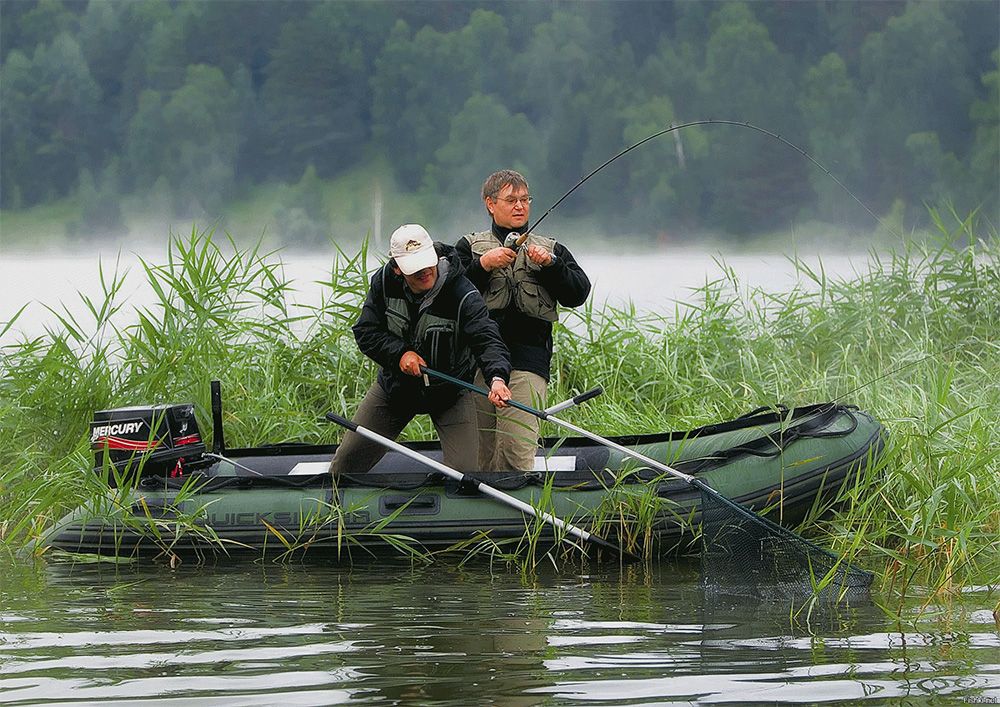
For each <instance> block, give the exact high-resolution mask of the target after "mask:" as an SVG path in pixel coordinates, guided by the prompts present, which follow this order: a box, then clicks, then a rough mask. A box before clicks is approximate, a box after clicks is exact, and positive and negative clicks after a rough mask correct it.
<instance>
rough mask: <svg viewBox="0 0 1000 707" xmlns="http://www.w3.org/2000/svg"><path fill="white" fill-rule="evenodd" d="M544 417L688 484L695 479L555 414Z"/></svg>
mask: <svg viewBox="0 0 1000 707" xmlns="http://www.w3.org/2000/svg"><path fill="white" fill-rule="evenodd" d="M545 419H546V420H548V421H549V422H554V423H556V424H557V425H561V426H563V427H565V428H566V429H568V430H571V431H573V432H576V433H577V434H578V435H580V436H582V437H586V438H587V439H592V440H594V441H595V442H597V443H598V444H603V445H604V446H606V447H610V448H611V449H615V450H617V451H619V452H621V453H622V454H625V455H626V456H629V457H632V458H633V459H638V460H639V461H641V462H644V463H646V464H648V465H649V466H651V467H653V468H654V469H656V470H657V471H662V472H664V473H667V474H670V475H671V476H675V477H677V478H678V479H683V480H684V481H686V482H687V483H689V484H690V483H692V482H693V481H694V480H695V478H694V477H693V476H691V475H690V474H685V473H684V472H683V471H677V469H674V468H672V467H669V466H667V465H666V464H664V463H663V462H660V461H657V460H656V459H653V458H652V457H647V456H646V455H645V454H643V453H641V452H637V451H635V450H634V449H630V448H628V447H625V446H622V445H620V444H618V443H617V442H613V441H611V440H610V439H607V438H606V437H601V436H600V435H595V434H594V433H593V432H588V431H587V430H585V429H583V428H582V427H577V426H576V425H574V424H573V423H571V422H566V421H565V420H561V419H559V418H558V417H556V416H555V415H549V416H547V417H546V418H545Z"/></svg>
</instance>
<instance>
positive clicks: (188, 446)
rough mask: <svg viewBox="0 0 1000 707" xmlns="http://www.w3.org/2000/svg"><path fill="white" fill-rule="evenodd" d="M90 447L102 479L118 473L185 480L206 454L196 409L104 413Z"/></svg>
mask: <svg viewBox="0 0 1000 707" xmlns="http://www.w3.org/2000/svg"><path fill="white" fill-rule="evenodd" d="M90 447H91V449H92V450H93V452H94V465H95V469H96V470H97V471H98V472H99V473H103V471H104V469H105V468H106V467H113V468H114V470H115V472H117V473H116V474H111V473H109V479H110V480H111V481H114V477H115V476H118V477H122V476H123V475H124V474H128V475H129V476H133V477H135V478H138V477H139V476H142V477H147V476H159V477H164V476H180V475H183V473H184V467H185V465H186V464H190V463H192V462H196V461H198V460H200V459H201V458H202V455H203V454H204V453H205V443H204V441H203V440H202V437H201V431H200V430H199V429H198V421H197V419H196V418H195V415H194V405H192V404H190V403H185V404H179V405H176V404H175V405H152V406H136V407H125V408H115V409H114V410H100V411H98V412H95V413H94V420H93V422H91V423H90Z"/></svg>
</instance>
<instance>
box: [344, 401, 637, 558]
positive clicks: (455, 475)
mask: <svg viewBox="0 0 1000 707" xmlns="http://www.w3.org/2000/svg"><path fill="white" fill-rule="evenodd" d="M590 393H592V395H591V394H590ZM590 393H588V394H585V395H590V397H594V395H600V393H599V392H598V393H594V391H590ZM326 419H328V420H330V421H331V422H336V423H337V424H338V425H340V426H341V427H345V428H347V429H349V430H351V431H352V432H357V433H358V434H359V435H361V436H362V437H365V438H367V439H370V440H372V441H373V442H378V443H379V444H381V445H382V446H384V447H387V448H388V449H391V450H393V451H394V452H399V453H400V454H402V455H403V456H406V457H409V458H410V459H412V460H414V461H416V462H420V463H421V464H423V465H425V466H429V467H430V468H432V469H435V470H436V471H440V472H441V473H442V474H444V475H445V476H448V477H451V478H452V479H455V480H456V481H459V482H461V481H466V482H468V483H471V484H472V485H473V486H474V487H475V489H476V490H477V491H479V492H481V493H483V494H485V495H487V496H490V497H491V498H495V499H496V500H498V501H500V502H501V503H505V504H507V505H508V506H510V507H511V508H516V509H517V510H519V511H521V512H522V513H525V514H527V515H530V516H534V517H535V518H539V519H541V520H543V521H545V522H546V523H548V524H549V525H553V526H555V527H557V528H560V529H561V530H564V531H566V532H567V533H569V534H570V535H574V536H576V537H578V538H580V539H581V540H583V541H584V542H589V543H593V544H595V545H598V546H600V547H603V548H605V549H607V550H611V551H612V552H615V553H617V554H618V555H621V556H622V557H627V558H629V559H637V558H636V557H635V556H634V555H632V554H631V553H629V552H627V551H626V550H624V549H622V548H620V547H618V546H617V545H613V544H611V543H609V542H608V541H607V540H605V539H604V538H600V537H598V536H596V535H594V534H593V533H590V532H587V531H586V530H584V529H583V528H578V527H576V526H575V525H572V524H570V523H567V522H566V521H564V520H562V519H560V518H557V517H555V516H554V515H552V514H551V513H545V512H543V511H539V510H538V509H536V508H535V507H534V506H531V505H529V504H527V503H525V502H524V501H521V500H520V499H517V498H515V497H513V496H511V495H509V494H506V493H504V492H503V491H500V490H498V489H495V488H493V487H492V486H490V485H488V484H484V483H483V482H482V481H480V480H479V479H474V478H472V477H469V476H466V475H465V474H463V473H462V472H460V471H458V470H456V469H452V468H451V467H450V466H446V465H444V464H442V463H441V462H438V461H434V460H433V459H430V458H429V457H425V456H424V455H423V454H420V453H419V452H415V451H413V450H412V449H409V448H407V447H404V446H403V445H401V444H399V443H398V442H395V441H393V440H391V439H389V438H388V437H383V436H382V435H380V434H379V433H378V432H373V431H372V430H369V429H368V428H367V427H362V426H361V425H358V424H356V423H354V422H352V421H351V420H348V419H347V418H345V417H342V416H340V415H338V414H337V413H335V412H328V413H326Z"/></svg>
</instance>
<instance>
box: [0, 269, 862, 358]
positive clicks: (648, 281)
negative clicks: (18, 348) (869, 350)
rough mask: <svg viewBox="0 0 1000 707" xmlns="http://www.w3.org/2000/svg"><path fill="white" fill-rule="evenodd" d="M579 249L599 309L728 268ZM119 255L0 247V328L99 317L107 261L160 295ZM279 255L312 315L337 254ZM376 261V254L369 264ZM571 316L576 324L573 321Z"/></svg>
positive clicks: (123, 295)
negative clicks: (94, 313)
mask: <svg viewBox="0 0 1000 707" xmlns="http://www.w3.org/2000/svg"><path fill="white" fill-rule="evenodd" d="M575 255H576V257H577V259H578V260H579V262H580V264H581V266H582V267H583V268H584V269H585V270H586V271H587V273H588V275H589V276H590V278H591V281H592V282H593V290H592V299H593V302H594V305H595V306H596V307H598V308H600V307H601V306H602V305H603V304H604V303H608V304H610V305H613V306H616V307H621V306H623V305H625V304H627V303H629V302H631V303H633V304H634V305H635V306H636V309H638V310H639V311H655V312H659V313H663V314H667V315H669V314H671V313H672V312H673V311H674V308H675V306H677V305H678V304H680V305H682V306H683V304H684V303H691V302H697V301H698V297H697V294H696V293H695V291H694V290H695V289H696V288H699V287H702V286H704V284H705V283H706V282H707V281H711V280H718V279H720V278H723V276H724V274H725V273H724V272H723V270H722V268H721V267H720V265H719V263H718V262H717V261H716V258H718V257H719V256H718V255H716V254H713V253H708V252H693V251H670V250H665V251H662V252H651V253H644V254H621V253H615V254H611V253H606V252H605V253H587V252H583V253H575ZM116 258H117V256H116V252H115V251H110V252H105V253H103V254H102V253H93V252H92V253H78V254H74V255H69V256H66V255H60V256H53V255H49V256H45V257H33V256H26V255H12V254H9V253H0V330H2V328H3V322H6V321H9V320H10V319H11V318H12V317H14V315H15V314H16V313H17V312H18V310H19V309H20V308H21V307H22V306H24V305H27V308H26V309H25V311H24V313H23V314H22V315H21V317H20V318H19V319H18V322H17V329H18V330H19V331H20V332H21V333H22V334H26V335H29V336H37V335H39V334H42V333H43V332H44V331H45V326H46V325H47V324H52V323H54V322H55V321H56V319H55V317H54V316H53V314H52V312H51V311H50V310H49V309H48V308H47V307H50V308H54V309H56V310H58V311H60V312H62V311H63V306H65V307H67V308H68V309H69V311H70V312H71V313H72V314H73V315H74V316H75V317H78V318H79V322H80V323H81V325H82V326H83V327H84V328H86V324H87V323H88V322H91V323H92V322H93V319H92V318H91V317H90V315H88V313H87V309H86V307H85V306H84V305H83V304H82V303H81V301H80V294H83V295H86V296H88V297H91V298H92V299H94V300H95V301H96V302H98V303H101V302H103V301H104V295H103V291H102V288H101V276H100V270H101V267H102V266H103V268H104V276H105V278H106V279H108V280H110V278H111V275H112V273H114V272H115V270H116V268H117V269H118V270H119V271H120V272H127V273H128V274H127V275H126V278H125V286H124V287H123V288H122V290H121V292H120V294H119V300H118V301H120V302H124V303H125V304H126V306H125V307H124V310H123V315H124V316H125V317H126V318H129V317H128V315H129V314H130V313H131V312H132V311H133V308H134V307H139V306H143V307H144V306H149V305H150V304H152V303H153V302H154V301H155V299H154V296H153V292H152V290H150V288H149V287H148V286H146V284H145V273H144V272H143V269H142V265H141V263H140V262H139V259H138V256H136V255H135V254H134V253H122V254H121V258H120V261H119V260H116ZM146 258H147V260H148V261H150V262H152V263H156V264H159V263H164V262H166V258H165V256H162V255H155V254H152V255H147V256H146ZM802 259H803V261H804V262H806V263H807V264H808V265H809V267H811V268H813V269H816V270H819V269H820V268H822V269H823V270H824V271H825V272H826V274H827V275H828V276H829V277H831V278H834V277H839V278H852V277H853V276H854V273H855V272H857V271H867V270H868V257H867V256H866V255H863V254H862V255H855V256H848V255H844V254H834V255H823V256H822V257H820V256H809V257H806V256H804V257H803V258H802ZM281 261H282V263H283V264H284V272H285V276H286V277H287V278H289V279H290V280H291V281H292V282H293V283H294V290H293V292H291V293H290V295H289V298H288V302H289V305H290V311H291V312H292V313H296V314H302V313H306V312H305V310H301V309H296V306H297V305H304V306H309V305H315V304H318V303H319V301H320V299H321V296H322V292H323V288H322V287H320V286H319V285H318V284H317V282H318V281H322V280H328V279H329V272H330V266H331V264H332V262H333V256H332V255H331V254H326V255H317V256H302V255H294V254H285V255H282V256H281ZM725 264H726V266H727V267H728V268H730V269H731V271H732V273H733V275H734V276H735V278H736V287H737V289H738V290H740V291H741V292H744V291H745V290H746V289H747V288H752V287H762V288H764V289H765V290H767V291H769V292H785V291H788V290H790V289H792V288H793V287H795V286H796V285H798V286H801V287H804V288H806V289H816V286H815V284H814V283H812V282H811V281H810V280H809V279H808V278H803V277H802V276H800V275H799V273H797V272H796V270H795V268H794V266H793V265H792V263H791V262H789V260H788V259H787V258H786V257H785V256H783V255H781V254H774V253H772V254H759V255H733V256H726V258H725ZM374 265H375V261H374V260H373V261H372V262H371V266H372V267H374ZM567 321H570V323H572V320H571V319H568V320H567ZM11 339H12V336H11V335H8V336H7V337H3V338H0V343H3V342H4V341H7V340H11Z"/></svg>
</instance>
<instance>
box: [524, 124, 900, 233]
mask: <svg viewBox="0 0 1000 707" xmlns="http://www.w3.org/2000/svg"><path fill="white" fill-rule="evenodd" d="M696 125H735V126H736V127H740V128H747V129H749V130H754V131H756V132H758V133H760V134H762V135H766V136H767V137H770V138H773V139H775V140H777V141H778V142H780V143H782V144H783V145H786V146H787V147H790V148H791V149H793V150H795V151H796V152H798V153H799V154H800V155H802V156H803V157H805V158H806V159H807V160H809V161H810V162H812V163H813V164H814V165H816V166H817V167H819V169H820V170H822V172H823V173H824V174H826V176H828V177H829V178H830V179H832V180H833V181H834V182H835V183H836V184H837V186H839V187H840V188H841V189H843V190H844V191H845V192H847V194H848V196H850V197H851V198H852V199H854V201H856V202H857V203H858V204H859V205H860V206H861V208H863V209H864V210H865V211H867V212H868V214H869V215H870V216H871V217H872V218H873V219H875V220H876V221H877V222H878V223H879V224H880V225H881V226H885V227H886V228H889V226H888V225H887V224H886V223H885V222H884V221H882V219H880V218H879V217H878V216H877V215H876V214H875V212H874V211H872V210H871V209H870V208H868V206H867V205H866V204H865V203H864V202H863V201H861V199H859V198H858V197H857V196H855V195H854V192H852V191H851V190H850V189H848V188H847V186H846V185H845V184H844V183H843V182H841V181H840V180H839V179H837V177H835V176H834V175H833V173H832V172H831V171H830V170H828V169H827V168H826V167H824V166H823V165H822V164H821V163H820V162H819V161H818V160H817V159H816V158H814V157H813V156H812V155H810V154H809V153H808V152H806V151H805V150H803V149H802V148H801V147H799V146H798V145H796V144H795V143H792V142H790V141H788V140H786V139H785V138H783V137H782V136H781V135H779V134H778V133H775V132H772V131H770V130H767V129H765V128H761V127H759V126H757V125H754V124H753V123H749V122H746V121H739V120H717V119H714V118H711V119H706V120H692V121H691V122H688V123H681V124H680V125H671V126H670V127H669V128H664V129H663V130H660V131H658V132H655V133H653V134H652V135H649V136H647V137H644V138H643V139H642V140H639V142H637V143H635V144H633V145H629V146H628V147H626V148H625V149H624V150H622V151H621V152H619V153H618V154H617V155H615V156H614V157H611V158H610V159H608V160H606V161H605V162H604V163H603V164H601V165H600V166H599V167H597V168H596V169H594V170H593V171H592V172H590V173H589V174H587V175H586V176H585V177H584V178H583V179H581V180H580V181H578V182H577V183H576V184H574V185H573V187H572V188H571V189H570V190H569V191H568V192H566V193H565V194H563V195H562V196H561V197H559V199H558V200H557V201H556V203H554V204H553V205H552V206H550V207H549V208H548V209H547V210H546V211H545V213H543V214H542V215H541V216H540V217H539V218H538V220H537V221H535V223H533V224H530V225H529V226H528V228H527V229H526V230H525V231H524V233H522V234H521V235H520V237H518V238H517V241H516V246H520V245H521V244H523V243H524V241H525V240H526V239H527V237H528V236H529V235H530V234H531V232H532V231H534V230H535V229H536V228H537V227H538V224H540V223H541V222H542V221H544V220H545V217H546V216H548V215H549V214H550V213H552V212H553V211H555V210H556V207H558V206H559V204H561V203H563V201H565V200H566V199H567V198H568V197H569V195H570V194H572V193H573V192H575V191H576V190H577V189H579V188H580V187H581V186H583V184H584V183H585V182H586V181H587V180H588V179H590V178H591V177H593V176H594V175H595V174H597V173H598V172H600V171H601V170H602V169H604V168H605V167H607V166H608V165H609V164H611V163H612V162H614V161H615V160H617V159H619V158H620V157H624V156H625V155H627V154H628V153H629V152H631V151H632V150H634V149H636V148H637V147H639V146H641V145H645V144H646V143H647V142H649V141H650V140H653V139H655V138H658V137H660V136H661V135H666V134H668V133H672V132H675V131H677V130H683V129H684V128H691V127H694V126H696ZM515 250H516V248H515Z"/></svg>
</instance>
